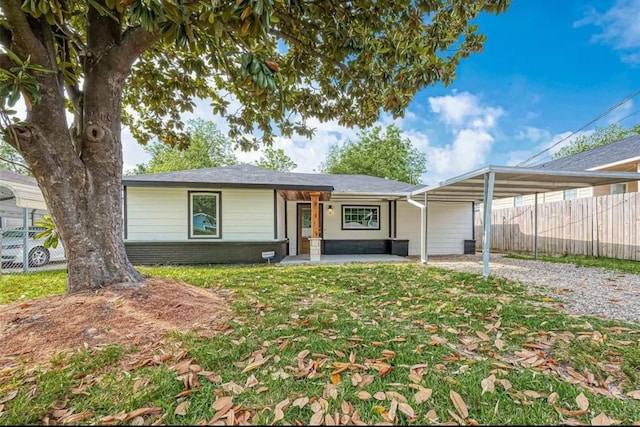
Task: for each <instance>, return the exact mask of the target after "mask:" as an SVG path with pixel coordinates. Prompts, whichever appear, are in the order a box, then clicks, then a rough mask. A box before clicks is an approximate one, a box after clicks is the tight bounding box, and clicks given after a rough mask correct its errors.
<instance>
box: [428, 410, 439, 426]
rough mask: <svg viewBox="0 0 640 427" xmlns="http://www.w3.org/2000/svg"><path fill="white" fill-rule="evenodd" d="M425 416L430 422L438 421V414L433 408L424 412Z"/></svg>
mask: <svg viewBox="0 0 640 427" xmlns="http://www.w3.org/2000/svg"><path fill="white" fill-rule="evenodd" d="M426 417H427V419H428V420H429V421H430V422H431V423H437V422H438V414H437V413H436V410H435V409H430V410H429V411H428V412H427V413H426Z"/></svg>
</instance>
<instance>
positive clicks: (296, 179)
mask: <svg viewBox="0 0 640 427" xmlns="http://www.w3.org/2000/svg"><path fill="white" fill-rule="evenodd" d="M123 184H124V185H125V186H147V185H148V186H177V185H185V186H188V185H211V184H214V185H219V186H221V187H262V188H274V189H297V190H317V191H337V192H355V193H385V194H395V193H406V192H408V191H409V190H410V189H411V188H413V187H414V186H413V185H411V184H407V183H404V182H399V181H393V180H390V179H384V178H377V177H373V176H367V175H328V174H316V173H295V172H275V171H272V170H269V169H263V168H260V167H257V166H253V165H236V166H225V167H220V168H207V169H193V170H186V171H176V172H163V173H156V174H147V175H135V176H125V177H124V179H123Z"/></svg>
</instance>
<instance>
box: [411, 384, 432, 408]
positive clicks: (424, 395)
mask: <svg viewBox="0 0 640 427" xmlns="http://www.w3.org/2000/svg"><path fill="white" fill-rule="evenodd" d="M431 393H432V390H431V389H430V388H425V389H422V390H420V391H418V392H417V393H416V394H414V395H413V399H414V400H415V401H416V403H417V404H418V405H419V404H421V403H424V402H426V401H427V400H429V399H430V398H431Z"/></svg>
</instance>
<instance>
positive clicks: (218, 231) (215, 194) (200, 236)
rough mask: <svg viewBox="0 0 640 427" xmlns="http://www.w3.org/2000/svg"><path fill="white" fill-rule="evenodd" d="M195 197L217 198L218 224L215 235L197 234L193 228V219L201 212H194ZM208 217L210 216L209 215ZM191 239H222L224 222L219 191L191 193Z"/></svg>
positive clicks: (189, 219)
mask: <svg viewBox="0 0 640 427" xmlns="http://www.w3.org/2000/svg"><path fill="white" fill-rule="evenodd" d="M194 196H211V197H215V199H216V203H215V207H216V212H215V216H214V219H215V224H216V233H215V234H195V233H194V227H193V217H194V215H197V214H198V213H200V212H194V210H193V204H194V203H193V198H194ZM207 215H208V214H207ZM188 221H189V239H198V240H199V239H220V238H221V237H222V232H221V229H222V220H221V214H220V192H219V191H189V218H188Z"/></svg>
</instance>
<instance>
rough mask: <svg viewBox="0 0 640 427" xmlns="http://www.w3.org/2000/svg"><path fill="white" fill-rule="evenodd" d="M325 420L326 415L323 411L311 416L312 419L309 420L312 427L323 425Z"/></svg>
mask: <svg viewBox="0 0 640 427" xmlns="http://www.w3.org/2000/svg"><path fill="white" fill-rule="evenodd" d="M323 420H324V414H323V413H322V411H318V412H316V413H314V414H313V415H312V416H311V419H310V420H309V425H310V426H319V425H322V421H323Z"/></svg>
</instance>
